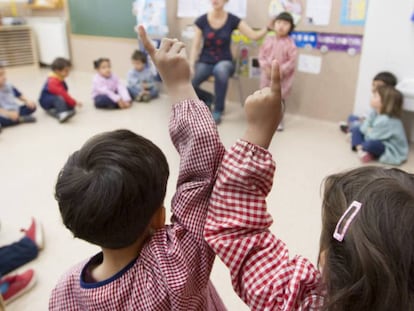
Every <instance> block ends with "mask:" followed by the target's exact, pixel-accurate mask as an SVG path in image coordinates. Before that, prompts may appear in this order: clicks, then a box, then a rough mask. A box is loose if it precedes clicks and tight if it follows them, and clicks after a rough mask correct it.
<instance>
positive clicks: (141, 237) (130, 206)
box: [49, 28, 225, 311]
mask: <svg viewBox="0 0 414 311" xmlns="http://www.w3.org/2000/svg"><path fill="white" fill-rule="evenodd" d="M139 32H140V36H141V38H142V40H143V42H144V46H145V48H146V49H147V51H148V53H149V55H150V56H151V57H152V59H153V61H154V63H155V65H156V66H157V68H158V70H159V72H160V75H161V77H162V79H163V81H164V83H165V85H166V87H167V88H168V91H169V95H170V98H171V101H172V102H173V103H174V106H173V108H172V115H171V120H170V125H169V129H170V135H171V139H172V141H173V143H174V145H175V147H176V148H177V151H178V152H179V154H180V156H181V161H180V172H179V177H178V182H177V190H176V193H175V195H174V198H173V200H172V214H173V216H172V219H171V220H172V224H171V225H165V208H164V199H165V192H166V187H167V179H168V175H169V169H168V163H167V160H166V158H165V156H164V154H163V153H162V151H161V150H160V149H159V148H158V147H157V146H156V145H154V144H153V143H152V142H151V141H149V140H147V139H145V138H144V137H141V136H139V135H136V134H134V133H132V132H130V131H128V130H118V131H114V132H108V133H103V134H101V135H98V136H95V137H93V138H92V139H90V140H89V141H88V142H86V144H85V145H84V146H83V147H82V148H81V149H80V150H79V151H77V152H75V153H74V154H73V155H72V156H70V157H69V159H68V161H67V163H66V164H65V166H64V168H63V169H62V171H61V173H60V174H59V177H58V181H57V184H56V199H57V201H58V204H59V208H60V212H61V215H62V219H63V222H64V224H65V226H66V227H67V228H68V229H69V230H71V231H72V232H73V234H74V236H76V237H79V238H81V239H83V240H86V241H88V242H90V243H93V244H96V245H98V246H100V247H101V249H102V252H101V253H99V254H97V255H95V256H94V257H92V258H91V259H90V260H89V261H88V262H86V263H85V262H83V263H81V264H79V265H77V266H75V267H74V268H73V269H71V270H70V271H69V272H68V273H67V274H65V276H63V278H62V279H61V280H60V281H59V283H58V285H57V286H56V287H55V289H54V290H53V292H52V296H51V299H50V303H49V310H90V311H92V310H99V311H100V310H225V307H224V305H223V303H222V302H221V299H220V298H219V296H218V294H217V292H216V291H215V289H214V287H213V285H212V283H211V282H210V280H209V277H210V272H211V269H212V265H213V261H214V254H213V252H212V251H211V249H210V248H209V247H208V245H207V244H206V242H205V241H204V239H203V229H204V223H205V218H206V215H207V207H208V203H209V198H210V192H211V190H212V188H213V184H214V182H215V176H216V172H217V169H218V167H219V165H220V163H221V160H222V156H223V154H224V147H223V145H222V144H221V142H220V138H219V135H218V133H217V129H216V127H215V125H214V121H213V119H212V117H211V114H210V111H209V110H208V108H207V107H206V105H205V104H204V103H202V102H201V101H199V100H198V99H197V96H196V94H195V92H194V89H193V88H192V86H191V83H190V66H189V64H188V61H187V58H186V55H185V47H184V44H183V43H181V42H178V41H177V40H169V39H164V40H163V42H162V44H161V48H160V50H156V49H155V48H154V47H153V46H152V45H151V43H150V41H149V39H148V38H147V35H146V33H145V31H144V29H143V28H140V31H139ZM172 67H174V70H171V68H172Z"/></svg>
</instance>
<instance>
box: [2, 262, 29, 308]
mask: <svg viewBox="0 0 414 311" xmlns="http://www.w3.org/2000/svg"><path fill="white" fill-rule="evenodd" d="M35 283H36V278H35V274H34V271H33V270H32V269H29V270H27V271H25V272H23V273H21V274H15V275H11V276H6V277H4V278H2V279H1V280H0V289H1V296H2V297H3V300H4V303H5V304H6V305H7V304H9V303H10V302H12V301H13V300H15V299H16V298H18V297H20V296H21V295H23V294H24V293H26V292H27V291H29V290H30V289H31V288H32V287H33V286H34V285H35Z"/></svg>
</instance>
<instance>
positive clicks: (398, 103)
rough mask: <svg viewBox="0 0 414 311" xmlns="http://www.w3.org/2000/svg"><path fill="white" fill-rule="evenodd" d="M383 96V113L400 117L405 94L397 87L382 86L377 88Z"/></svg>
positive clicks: (381, 96) (381, 110) (381, 111)
mask: <svg viewBox="0 0 414 311" xmlns="http://www.w3.org/2000/svg"><path fill="white" fill-rule="evenodd" d="M376 92H378V94H379V96H380V98H381V109H380V113H381V114H386V115H388V116H390V117H395V118H400V117H401V114H402V109H403V101H404V96H403V95H402V94H401V92H400V91H398V90H397V89H396V88H394V87H392V86H386V85H384V86H380V87H378V88H377V90H376Z"/></svg>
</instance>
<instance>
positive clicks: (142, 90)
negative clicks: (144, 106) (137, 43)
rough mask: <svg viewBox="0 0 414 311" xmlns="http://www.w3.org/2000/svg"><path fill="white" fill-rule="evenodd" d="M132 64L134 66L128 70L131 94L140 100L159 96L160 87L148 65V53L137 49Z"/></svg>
mask: <svg viewBox="0 0 414 311" xmlns="http://www.w3.org/2000/svg"><path fill="white" fill-rule="evenodd" d="M132 64H133V66H134V68H133V69H131V70H130V71H129V72H128V91H129V94H131V97H132V98H133V99H134V100H136V101H138V102H142V101H143V102H149V101H150V100H151V99H153V98H155V97H157V96H158V88H157V85H156V84H155V79H154V75H153V73H152V72H151V69H150V68H148V67H147V64H148V60H147V55H146V54H145V53H144V52H142V51H138V50H136V51H135V52H134V53H133V54H132Z"/></svg>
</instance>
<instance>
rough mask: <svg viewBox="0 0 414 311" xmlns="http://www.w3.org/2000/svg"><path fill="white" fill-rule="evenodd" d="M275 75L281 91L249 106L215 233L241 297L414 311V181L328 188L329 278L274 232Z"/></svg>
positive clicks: (372, 174) (389, 177)
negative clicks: (269, 200) (271, 205)
mask: <svg viewBox="0 0 414 311" xmlns="http://www.w3.org/2000/svg"><path fill="white" fill-rule="evenodd" d="M274 69H275V70H274V71H273V72H274V76H275V77H274V79H273V87H272V88H271V90H269V89H265V90H262V91H261V92H257V93H255V94H254V95H252V96H250V97H248V98H247V100H246V103H245V106H244V108H245V111H246V115H247V129H246V132H245V134H244V137H243V138H242V139H241V140H239V141H238V142H237V143H236V144H235V145H234V146H233V147H231V148H230V149H229V151H227V152H226V154H225V156H224V159H223V162H222V164H221V166H220V169H219V172H218V176H217V181H216V184H215V186H214V189H213V193H212V195H211V200H210V207H209V212H208V216H207V222H206V225H205V238H206V240H207V242H208V243H209V244H210V246H211V247H212V248H213V250H214V251H215V252H216V253H217V255H218V256H219V257H220V258H221V260H222V261H223V263H224V264H225V265H226V266H227V267H228V268H229V269H230V273H231V280H232V282H233V288H234V290H235V291H236V292H237V294H238V295H239V296H240V297H241V298H242V299H243V301H244V302H245V303H246V304H247V305H248V306H249V307H250V309H251V310H280V311H281V310H290V311H299V310H303V311H304V310H309V311H311V310H312V311H322V310H340V311H351V310H352V311H374V310H375V311H389V310H413V309H414V292H413V284H414V274H413V264H414V251H413V250H412V249H411V248H412V245H413V243H414V227H413V225H412V224H413V222H414V194H413V189H414V175H413V174H408V173H406V172H404V171H401V170H398V169H385V168H382V167H362V168H358V169H354V170H351V171H349V172H345V173H338V174H334V175H331V176H329V177H328V178H327V179H326V180H325V183H324V188H325V189H324V194H323V203H322V231H321V238H320V256H319V266H320V270H319V269H318V268H317V267H315V266H314V265H313V264H312V263H311V261H310V260H309V259H307V258H304V257H302V256H298V255H297V256H293V257H290V256H289V251H288V248H287V246H286V245H285V243H284V242H283V241H281V240H280V239H279V238H278V237H276V236H275V235H274V234H272V233H271V232H270V231H269V227H270V226H271V225H272V222H273V220H272V217H271V216H270V215H269V213H268V212H267V206H266V197H267V195H268V194H269V192H270V191H271V188H272V184H273V181H274V173H275V167H276V166H275V162H274V160H273V159H272V155H271V154H270V152H269V151H268V150H266V149H267V148H268V146H269V144H270V142H271V140H272V136H273V134H274V132H275V129H276V126H277V122H278V120H279V119H280V117H281V107H280V85H279V79H278V77H276V76H277V75H278V72H279V70H278V68H277V66H275V68H274ZM275 114H276V115H277V118H275V117H274V115H275ZM297 230H298V232H297V233H298V235H297V236H298V238H300V236H301V235H303V234H306V232H305V231H304V230H303V228H300V227H298V228H297Z"/></svg>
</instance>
